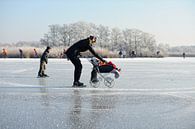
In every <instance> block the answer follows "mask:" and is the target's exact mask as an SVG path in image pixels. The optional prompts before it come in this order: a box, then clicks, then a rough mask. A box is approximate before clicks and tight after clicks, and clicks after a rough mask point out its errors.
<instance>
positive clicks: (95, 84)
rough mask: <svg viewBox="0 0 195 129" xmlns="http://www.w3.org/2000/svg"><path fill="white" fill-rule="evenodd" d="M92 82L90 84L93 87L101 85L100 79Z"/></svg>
mask: <svg viewBox="0 0 195 129" xmlns="http://www.w3.org/2000/svg"><path fill="white" fill-rule="evenodd" d="M89 83H90V85H91V86H92V87H94V88H98V87H99V85H100V81H98V82H95V83H94V82H92V81H90V82H89Z"/></svg>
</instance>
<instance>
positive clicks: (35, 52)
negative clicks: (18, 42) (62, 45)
mask: <svg viewBox="0 0 195 129" xmlns="http://www.w3.org/2000/svg"><path fill="white" fill-rule="evenodd" d="M34 57H35V58H38V57H39V55H38V53H37V50H36V49H35V48H34Z"/></svg>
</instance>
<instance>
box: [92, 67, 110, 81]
mask: <svg viewBox="0 0 195 129" xmlns="http://www.w3.org/2000/svg"><path fill="white" fill-rule="evenodd" d="M98 69H99V72H100V73H109V72H111V71H112V70H113V69H114V68H113V66H111V65H103V66H99V67H98ZM93 79H97V67H93V70H92V71H91V81H92V80H93Z"/></svg>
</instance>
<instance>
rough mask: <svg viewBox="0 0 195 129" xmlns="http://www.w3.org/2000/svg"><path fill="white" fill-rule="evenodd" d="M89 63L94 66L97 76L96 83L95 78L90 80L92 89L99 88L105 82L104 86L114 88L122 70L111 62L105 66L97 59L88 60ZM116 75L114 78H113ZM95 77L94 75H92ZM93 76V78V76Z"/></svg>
mask: <svg viewBox="0 0 195 129" xmlns="http://www.w3.org/2000/svg"><path fill="white" fill-rule="evenodd" d="M88 60H89V62H90V63H91V64H92V65H93V69H92V70H93V71H92V73H93V72H95V73H96V74H97V75H96V77H95V78H96V81H95V82H94V81H93V79H92V78H93V77H92V78H91V80H90V85H91V86H92V87H95V88H97V87H99V85H100V82H102V81H103V83H104V85H105V86H107V87H109V88H112V87H113V86H114V84H115V81H114V80H115V79H117V78H119V75H120V71H121V69H118V68H117V67H116V65H115V64H113V63H112V62H111V61H109V62H108V63H106V64H103V63H102V62H101V61H99V60H98V59H96V58H95V57H93V58H91V59H88ZM113 74H114V77H113ZM92 75H93V74H92ZM92 75H91V76H92Z"/></svg>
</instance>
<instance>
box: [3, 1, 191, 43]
mask: <svg viewBox="0 0 195 129" xmlns="http://www.w3.org/2000/svg"><path fill="white" fill-rule="evenodd" d="M78 21H84V22H88V23H94V24H97V25H99V24H102V25H105V26H109V27H118V28H120V29H125V28H129V29H131V28H136V29H140V30H142V31H144V32H148V33H150V34H153V35H155V38H156V40H157V43H166V44H169V45H170V46H177V45H195V0H0V43H15V42H18V41H39V40H40V38H42V37H43V35H44V33H47V32H48V25H51V24H60V25H63V24H69V23H74V22H78Z"/></svg>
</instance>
